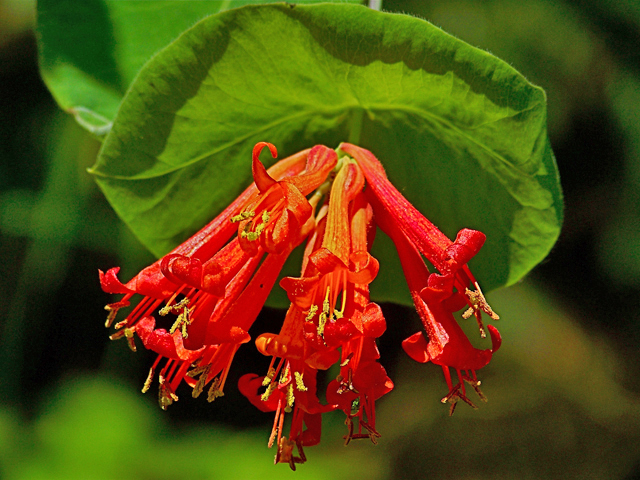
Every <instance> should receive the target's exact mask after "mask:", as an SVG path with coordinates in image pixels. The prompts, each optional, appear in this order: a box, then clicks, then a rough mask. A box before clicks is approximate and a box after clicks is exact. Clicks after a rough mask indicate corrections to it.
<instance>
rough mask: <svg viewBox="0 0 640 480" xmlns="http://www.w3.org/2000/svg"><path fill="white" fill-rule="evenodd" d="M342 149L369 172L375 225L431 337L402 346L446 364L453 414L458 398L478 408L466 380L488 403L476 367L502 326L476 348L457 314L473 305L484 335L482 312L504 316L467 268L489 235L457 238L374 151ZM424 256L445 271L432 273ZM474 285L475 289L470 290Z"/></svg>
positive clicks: (469, 234) (425, 358) (494, 344)
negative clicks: (400, 185)
mask: <svg viewBox="0 0 640 480" xmlns="http://www.w3.org/2000/svg"><path fill="white" fill-rule="evenodd" d="M340 149H341V150H342V151H344V152H347V153H348V154H350V155H352V156H353V157H354V158H355V159H356V161H358V164H359V165H360V166H361V168H362V170H363V172H364V175H365V177H366V179H367V185H368V186H369V187H370V188H369V189H368V190H367V198H368V199H369V201H370V202H371V204H372V206H373V210H374V214H375V219H376V223H377V225H378V226H379V227H380V228H381V229H382V230H383V231H384V232H385V233H386V234H387V235H389V237H390V238H391V239H392V240H393V242H394V244H395V246H396V249H397V250H398V255H399V257H400V260H401V263H402V267H403V270H404V274H405V277H406V279H407V283H408V285H409V290H410V291H411V296H412V298H413V301H414V304H415V306H416V310H417V311H418V314H419V315H420V318H421V319H422V323H423V325H424V328H425V332H426V334H427V336H428V338H429V341H428V342H427V340H426V339H425V338H424V336H423V334H422V333H421V332H419V333H417V334H415V335H413V336H411V337H409V338H408V339H406V340H405V341H404V342H403V348H404V349H405V351H406V352H407V353H408V354H409V355H410V356H411V357H412V358H413V359H414V360H417V361H420V362H423V363H424V362H428V361H431V362H433V363H435V364H437V365H441V366H442V368H443V370H444V375H445V379H446V381H447V385H448V386H449V393H448V394H447V395H446V396H445V397H444V398H443V399H442V401H443V403H446V402H449V403H451V408H450V414H453V412H454V410H455V406H456V402H457V400H458V399H461V400H463V401H465V402H466V403H468V404H469V405H471V406H472V407H474V408H475V405H474V404H473V403H472V402H471V401H470V400H469V399H468V398H467V396H466V392H465V382H467V383H469V384H470V385H471V386H472V387H473V388H474V389H475V390H476V391H477V392H478V395H479V396H480V398H481V399H482V400H484V401H486V397H485V396H484V395H483V394H482V393H481V392H480V389H479V386H480V382H479V381H478V380H477V377H476V373H475V371H476V370H479V369H480V368H482V367H484V366H485V365H487V364H488V363H489V361H490V360H491V356H492V354H493V352H495V351H496V350H498V348H499V347H500V344H501V338H500V334H499V333H498V330H497V329H496V328H495V327H493V326H491V325H490V326H489V327H488V328H489V333H490V336H491V340H492V348H491V349H488V350H479V349H476V348H473V347H472V345H471V342H469V339H468V338H467V336H466V335H465V334H464V332H463V331H462V329H461V328H460V326H459V325H458V323H457V322H456V321H455V319H454V317H453V315H452V312H455V311H457V310H460V309H461V308H463V307H464V306H465V305H468V306H469V309H468V310H467V311H466V312H465V313H464V315H463V316H464V317H465V318H467V317H469V316H471V314H473V315H475V317H476V320H477V322H478V326H479V329H480V334H481V336H482V337H485V336H486V334H485V330H484V325H483V322H482V318H481V314H482V312H484V313H486V314H488V315H489V316H490V317H491V318H492V319H494V320H497V319H498V318H499V317H498V316H497V315H496V314H495V313H494V312H493V310H492V309H491V307H490V306H489V304H488V303H487V302H486V300H485V298H484V295H483V294H482V291H481V290H480V286H479V285H478V282H477V281H476V280H475V278H474V277H473V275H472V274H471V272H470V270H469V268H468V266H467V262H468V261H469V260H471V258H472V257H473V256H474V255H475V254H477V253H478V251H479V250H480V248H481V247H482V244H483V243H484V240H485V238H486V237H485V235H484V234H483V233H481V232H478V231H475V230H470V229H463V230H461V231H460V232H459V233H458V235H457V237H456V240H455V241H453V242H452V241H451V240H449V238H448V237H446V236H445V235H444V234H443V233H442V232H441V231H440V230H439V229H438V228H437V227H436V226H435V225H433V224H432V223H431V222H430V221H429V220H427V219H426V218H425V217H424V216H423V215H422V214H421V213H420V212H418V211H417V210H416V209H415V207H413V205H411V204H410V203H409V202H408V201H407V200H406V199H405V198H404V197H403V196H402V194H401V193H400V192H399V191H398V190H397V189H396V188H395V187H394V186H393V185H392V184H391V182H389V180H388V179H387V177H386V174H385V172H384V169H383V168H382V165H381V164H380V162H379V161H378V160H377V159H376V158H375V156H373V154H372V153H371V152H369V151H368V150H365V149H363V148H360V147H357V146H355V145H351V144H342V145H341V146H340ZM420 254H422V255H424V256H425V257H426V258H427V260H429V261H430V262H431V263H432V264H433V265H434V266H435V267H436V268H437V269H438V270H439V272H440V274H437V273H434V274H429V271H428V269H427V267H426V265H425V264H424V262H423V260H422V257H421V255H420ZM470 283H471V284H473V286H474V287H475V289H476V290H475V291H472V290H471V289H469V284H470ZM450 367H451V368H454V369H455V370H456V372H457V373H458V378H459V382H458V383H457V384H456V385H455V386H454V385H453V383H452V381H451V375H450V371H449V368H450ZM463 372H464V373H463Z"/></svg>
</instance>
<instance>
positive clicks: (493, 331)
mask: <svg viewBox="0 0 640 480" xmlns="http://www.w3.org/2000/svg"><path fill="white" fill-rule="evenodd" d="M487 329H488V330H489V336H490V337H491V352H492V353H495V352H497V351H498V350H499V349H500V346H501V345H502V337H501V336H500V332H498V329H497V328H496V327H494V326H493V325H487Z"/></svg>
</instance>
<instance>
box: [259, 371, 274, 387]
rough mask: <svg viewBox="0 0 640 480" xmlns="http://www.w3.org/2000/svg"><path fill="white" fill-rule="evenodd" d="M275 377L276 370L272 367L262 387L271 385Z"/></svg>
mask: <svg viewBox="0 0 640 480" xmlns="http://www.w3.org/2000/svg"><path fill="white" fill-rule="evenodd" d="M275 376H276V369H275V368H273V367H271V368H270V369H269V371H268V372H267V376H266V377H264V379H263V380H262V386H263V387H266V386H267V385H269V384H270V383H271V380H273V377H275Z"/></svg>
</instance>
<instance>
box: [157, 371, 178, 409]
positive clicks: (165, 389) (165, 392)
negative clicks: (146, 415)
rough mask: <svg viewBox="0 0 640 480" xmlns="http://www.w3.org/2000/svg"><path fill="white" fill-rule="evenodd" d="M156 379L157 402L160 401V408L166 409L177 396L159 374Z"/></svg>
mask: <svg viewBox="0 0 640 480" xmlns="http://www.w3.org/2000/svg"><path fill="white" fill-rule="evenodd" d="M158 381H159V383H160V389H159V390H158V403H160V408H162V409H163V410H166V409H167V407H168V406H169V405H171V404H172V403H173V402H177V401H178V396H177V395H176V394H175V393H173V391H172V390H171V387H170V386H169V385H166V384H165V378H164V377H163V376H162V375H160V377H159V378H158Z"/></svg>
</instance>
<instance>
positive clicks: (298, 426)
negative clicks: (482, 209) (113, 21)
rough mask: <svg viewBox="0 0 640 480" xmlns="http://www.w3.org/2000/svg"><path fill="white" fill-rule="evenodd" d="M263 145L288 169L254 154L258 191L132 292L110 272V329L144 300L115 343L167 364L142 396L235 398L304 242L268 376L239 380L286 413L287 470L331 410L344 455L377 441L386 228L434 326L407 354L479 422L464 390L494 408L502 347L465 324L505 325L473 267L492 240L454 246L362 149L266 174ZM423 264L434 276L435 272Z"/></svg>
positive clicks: (279, 446)
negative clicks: (243, 367)
mask: <svg viewBox="0 0 640 480" xmlns="http://www.w3.org/2000/svg"><path fill="white" fill-rule="evenodd" d="M265 147H267V148H268V149H269V151H270V152H271V154H272V156H273V157H274V158H275V157H276V156H277V152H276V148H275V147H274V146H273V145H271V144H269V143H266V142H260V143H258V144H257V145H256V146H255V147H254V149H253V154H252V174H253V180H254V182H253V183H252V185H250V186H249V187H248V188H247V189H246V190H244V192H242V193H241V194H240V195H239V196H238V198H237V199H236V200H235V201H234V202H233V203H232V204H231V205H229V207H227V208H226V209H225V210H224V211H223V212H222V213H220V214H219V215H218V216H217V217H216V218H215V219H214V220H213V221H211V223H209V224H208V225H207V226H205V227H204V228H203V229H202V230H201V231H200V232H198V233H196V234H195V235H194V236H193V237H191V238H190V239H188V240H187V241H185V242H184V243H183V244H182V245H180V246H178V247H177V248H175V249H174V250H173V251H171V252H170V253H168V254H167V255H165V256H164V257H163V258H161V259H159V260H158V261H157V262H155V263H153V264H152V265H150V266H148V267H147V268H145V269H143V270H142V271H141V272H140V273H138V274H137V275H136V276H135V277H134V278H133V279H131V280H130V281H129V282H127V283H122V282H120V281H119V280H118V276H117V274H118V271H119V269H118V268H112V269H110V270H108V271H107V272H104V273H103V272H102V271H100V272H99V273H100V283H101V286H102V288H103V290H104V291H105V292H107V293H113V294H121V295H123V297H122V298H121V299H120V300H118V301H116V302H114V303H111V304H109V305H107V306H106V307H105V308H106V310H107V311H108V312H109V313H108V317H107V322H106V326H107V327H110V326H111V325H112V324H113V323H114V321H115V319H116V316H117V315H118V312H119V310H120V309H123V308H126V307H129V305H130V303H131V302H132V300H133V299H134V297H135V296H140V297H142V298H141V299H140V300H138V302H137V304H136V305H135V306H134V307H133V309H132V310H131V311H130V313H128V315H126V317H125V318H124V319H123V320H120V321H118V322H116V323H115V330H116V331H115V333H113V334H112V335H111V337H110V338H111V339H117V338H126V339H127V342H128V344H129V346H130V347H131V349H132V350H134V351H135V350H136V340H135V337H136V336H137V337H138V338H139V340H140V341H141V342H142V345H143V346H144V347H145V348H146V349H148V350H151V351H153V352H155V353H156V354H157V355H158V356H157V359H156V360H155V362H154V364H153V366H152V367H151V369H150V372H149V376H148V378H147V380H146V382H145V383H144V387H143V392H146V391H147V390H149V388H150V386H151V384H152V382H153V380H154V379H155V378H156V373H157V378H158V383H159V393H158V395H159V403H160V406H161V407H162V408H163V409H166V408H167V407H168V406H169V405H171V404H172V403H173V402H174V401H177V400H178V396H177V394H176V392H177V390H178V388H179V385H180V384H181V383H183V382H184V383H186V384H187V385H188V386H190V387H191V388H192V396H193V397H197V396H199V395H200V394H201V393H202V392H203V391H204V389H205V388H208V394H207V398H208V400H209V401H213V400H215V399H216V398H218V397H220V396H222V395H224V393H223V388H224V386H225V383H226V380H227V376H228V374H229V370H230V368H231V364H232V361H233V358H234V356H235V354H236V352H237V351H238V349H239V348H240V346H241V345H242V344H244V343H248V342H249V341H250V340H251V336H250V334H249V331H250V329H251V328H252V325H253V323H254V321H255V319H256V317H257V316H258V314H259V312H260V310H261V309H262V306H263V305H264V303H265V301H266V299H267V296H268V295H269V292H270V291H271V289H272V288H273V287H274V285H275V283H276V280H277V278H278V276H279V274H280V271H281V269H282V267H283V265H284V263H285V261H286V259H287V258H288V256H289V254H290V253H291V252H292V250H293V249H295V248H296V247H297V246H299V245H301V244H302V243H304V242H306V245H305V247H304V254H303V260H302V266H301V270H300V272H301V274H300V277H297V278H294V277H285V278H283V279H282V280H281V281H280V286H281V287H282V288H283V289H284V290H285V291H286V293H287V295H288V297H289V300H290V302H291V304H290V306H289V309H288V311H287V313H286V315H285V317H284V322H283V324H282V327H281V328H280V331H279V332H278V333H277V334H276V333H262V334H259V335H258V336H257V338H256V339H255V345H256V348H257V349H258V351H259V352H260V353H262V354H263V355H265V356H267V357H271V363H270V365H269V367H268V368H267V369H266V372H265V374H264V376H259V375H258V374H253V373H251V374H246V375H244V376H242V377H241V378H240V381H239V383H238V388H239V390H240V391H241V393H242V394H243V395H244V396H245V397H246V398H247V399H248V400H249V402H250V403H252V404H253V405H254V406H255V407H257V408H258V409H260V410H261V411H265V412H274V413H275V418H274V422H273V428H272V431H271V435H270V437H269V440H268V446H269V447H272V446H274V445H275V446H276V455H275V463H287V464H289V466H290V467H291V468H292V469H294V470H295V468H296V464H299V463H303V462H305V461H306V456H305V453H304V450H303V448H304V447H308V446H312V445H316V444H317V443H319V442H320V437H321V424H322V418H321V417H322V414H323V413H326V412H329V411H332V410H342V411H343V412H344V414H345V415H346V420H345V424H346V426H347V434H346V435H345V437H344V439H345V443H346V444H348V443H349V442H350V441H351V440H352V439H361V438H368V439H370V440H371V441H372V442H373V443H376V442H377V440H378V438H379V437H380V433H378V430H377V427H376V414H375V401H376V400H378V399H379V398H381V397H382V396H383V395H385V394H387V393H389V392H390V391H391V390H392V389H393V386H394V385H393V382H392V381H391V379H390V378H389V377H388V376H387V373H386V371H385V369H384V367H383V366H382V365H381V364H380V362H379V360H380V353H379V351H378V348H377V345H376V339H377V338H378V337H380V336H381V335H382V334H383V333H384V331H385V330H386V321H385V318H384V316H383V314H382V310H381V309H380V307H379V306H378V305H377V304H375V303H373V302H371V300H370V294H369V285H370V284H371V282H373V281H374V280H375V278H376V276H377V273H378V270H379V263H378V261H377V260H376V259H375V258H374V257H373V256H372V255H371V253H370V250H371V246H372V243H373V240H374V236H375V231H376V226H379V227H380V228H381V229H382V230H383V231H384V232H385V233H386V234H387V235H389V237H390V238H391V239H392V240H393V242H394V243H395V245H396V248H397V251H398V254H399V257H400V260H401V263H402V267H403V270H404V273H405V276H406V279H407V283H408V286H409V290H410V292H411V295H412V298H413V301H414V303H415V306H416V309H417V311H418V313H419V315H420V318H421V320H422V323H423V326H424V333H422V332H418V333H417V334H415V335H412V336H411V337H409V338H408V339H406V340H405V341H404V342H403V348H404V349H405V351H406V352H407V353H408V354H409V355H410V356H411V357H412V358H413V359H414V360H417V361H419V362H422V363H425V362H429V361H430V362H432V363H435V364H437V365H440V366H442V369H443V371H444V375H445V379H446V381H447V384H448V387H449V393H448V394H447V395H446V396H445V397H444V398H443V400H442V401H443V402H449V403H450V404H451V408H450V412H451V413H453V410H454V408H455V405H456V402H457V401H458V400H463V401H465V402H466V403H468V404H469V405H471V406H473V407H474V408H475V406H474V405H473V403H472V402H471V401H470V400H469V399H468V398H467V396H466V390H465V382H466V383H467V384H470V385H471V386H472V387H473V388H474V389H475V390H476V391H477V392H478V394H479V395H480V397H481V398H482V399H484V396H483V395H482V394H481V392H480V389H479V386H480V381H478V379H477V377H476V370H479V369H480V368H482V367H484V366H485V365H487V363H489V361H490V359H491V356H492V354H493V352H495V351H496V350H497V349H498V348H499V346H500V335H499V334H498V331H497V330H496V329H495V328H494V327H493V326H488V327H487V328H488V330H489V334H490V336H491V339H492V348H491V349H487V350H480V349H476V348H474V347H473V346H472V345H471V343H470V342H469V340H468V338H467V337H466V336H465V334H464V333H463V331H462V329H461V328H460V326H459V325H458V323H457V321H456V320H455V318H454V316H453V312H455V311H457V310H460V309H462V308H463V307H464V306H467V307H468V310H467V311H466V312H465V313H464V314H463V317H465V318H468V317H469V316H471V315H474V316H475V318H476V320H477V322H478V325H479V328H480V332H481V335H482V336H485V328H484V325H483V321H482V314H483V313H485V314H488V315H489V316H490V317H491V318H493V319H497V318H498V317H497V315H495V313H493V311H492V310H491V308H490V307H489V305H488V304H487V302H486V301H485V299H484V296H483V294H482V292H481V290H480V287H479V286H478V283H477V282H476V280H475V278H474V277H473V275H472V274H471V272H470V270H469V268H468V266H467V262H468V261H469V260H470V259H471V258H472V257H473V256H474V255H475V254H476V253H478V251H479V249H480V247H481V246H482V244H483V242H484V235H483V234H482V233H480V232H477V231H474V230H469V229H463V230H461V231H460V233H459V234H458V236H457V237H456V239H455V241H451V240H449V239H448V238H447V237H446V236H445V235H444V234H443V233H442V232H440V231H439V230H438V229H437V228H436V227H435V226H434V225H433V224H432V223H431V222H429V221H428V220H427V219H426V218H425V217H423V216H422V215H421V214H420V213H419V212H418V211H417V210H416V209H415V208H414V207H413V206H412V205H411V204H410V203H409V202H408V201H407V200H406V199H405V198H404V197H403V196H402V195H401V194H400V193H399V192H398V190H397V189H396V188H395V187H394V186H393V185H391V183H390V182H389V180H388V179H387V177H386V174H385V172H384V169H383V167H382V165H381V164H380V162H379V161H378V160H377V159H376V158H375V157H374V156H373V154H371V152H369V151H367V150H364V149H362V148H360V147H356V146H355V145H350V144H342V145H341V146H340V147H339V149H338V150H337V151H338V152H341V154H345V153H346V154H347V155H344V156H343V157H342V158H340V159H338V154H337V153H336V151H335V150H332V149H329V148H327V147H325V146H322V145H318V146H315V147H313V148H311V149H309V150H304V151H302V152H299V153H297V154H295V155H293V156H291V157H288V158H285V159H284V160H280V161H278V162H277V163H275V165H273V166H272V167H271V168H269V169H266V168H265V166H264V165H263V164H262V163H261V161H260V159H259V156H260V153H261V151H262V150H263V149H264V148H265ZM423 256H424V257H425V258H426V259H427V260H428V261H429V262H430V263H431V264H432V265H433V266H434V267H435V268H436V269H437V271H438V273H429V270H428V269H427V267H426V265H425V263H424V260H423ZM334 365H336V369H338V370H339V373H338V375H337V377H335V378H334V379H332V380H331V381H329V383H328V386H327V389H326V395H322V396H324V397H325V398H326V403H323V402H321V400H320V398H319V395H318V392H317V376H318V372H319V371H327V370H328V369H329V368H330V367H332V366H334ZM451 368H453V369H454V370H455V371H456V373H457V376H458V380H459V381H458V382H457V383H456V384H455V385H454V382H453V381H452V378H451V374H450V369H451ZM287 414H288V415H287ZM287 418H289V420H287V424H288V425H289V426H288V433H287V434H285V420H286V419H287Z"/></svg>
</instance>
